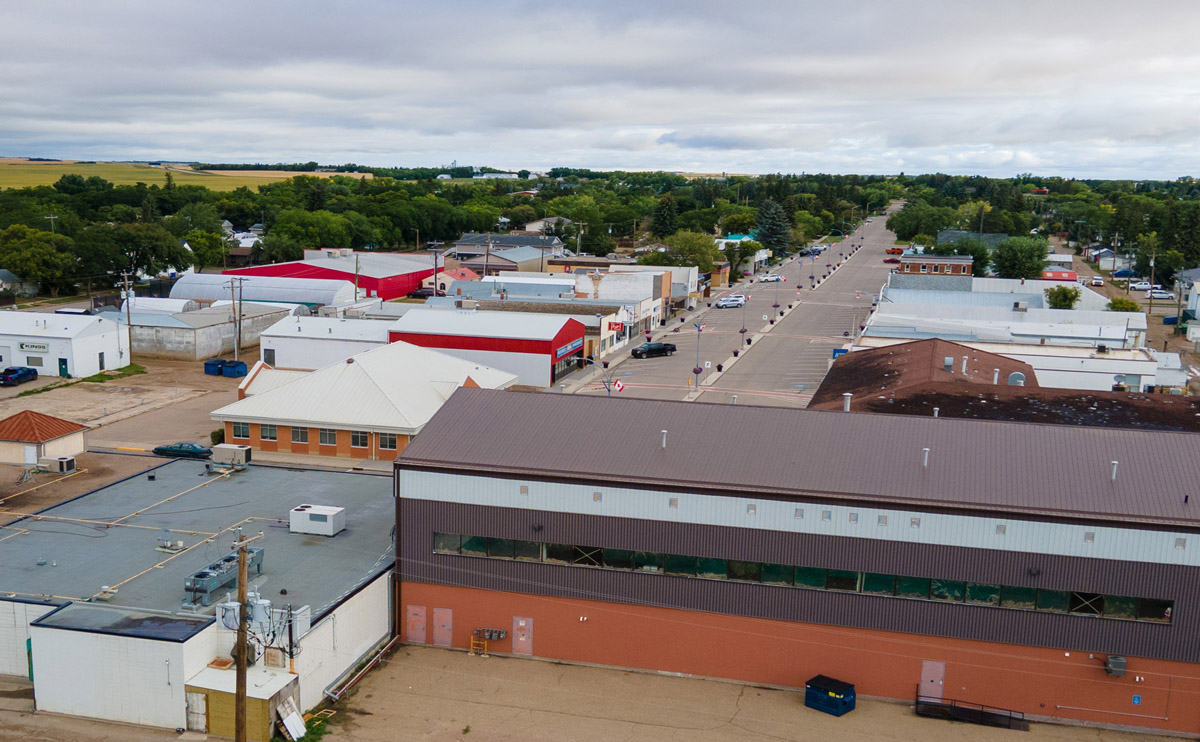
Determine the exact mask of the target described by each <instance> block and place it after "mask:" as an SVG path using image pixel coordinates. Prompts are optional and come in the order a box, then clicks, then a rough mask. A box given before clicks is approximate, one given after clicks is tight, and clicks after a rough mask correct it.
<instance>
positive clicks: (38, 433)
mask: <svg viewBox="0 0 1200 742" xmlns="http://www.w3.org/2000/svg"><path fill="white" fill-rule="evenodd" d="M87 429H88V426H86V425H80V424H79V423H73V422H71V421H70V420H63V419H62V418H59V417H51V416H49V415H43V414H42V413H40V412H34V411H33V410H24V411H22V412H18V413H17V414H15V415H12V416H10V417H6V418H4V419H3V420H0V441H19V442H21V443H45V442H46V441H52V440H54V439H55V438H62V437H63V436H64V435H70V434H71V433H77V432H79V431H80V430H87Z"/></svg>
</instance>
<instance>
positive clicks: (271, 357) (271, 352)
mask: <svg viewBox="0 0 1200 742" xmlns="http://www.w3.org/2000/svg"><path fill="white" fill-rule="evenodd" d="M263 363H265V364H267V365H268V366H274V365H275V349H274V348H263Z"/></svg>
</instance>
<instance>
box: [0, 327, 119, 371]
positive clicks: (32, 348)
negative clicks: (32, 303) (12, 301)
mask: <svg viewBox="0 0 1200 742" xmlns="http://www.w3.org/2000/svg"><path fill="white" fill-rule="evenodd" d="M128 365H129V328H128V327H124V326H121V325H119V324H118V323H116V322H113V321H112V320H110V319H104V318H103V317H93V316H88V315H75V314H49V313H40V312H0V367H3V366H29V367H30V368H35V369H37V371H38V374H40V375H43V376H62V377H80V376H92V375H94V374H98V373H100V372H101V371H105V370H110V369H114V368H122V367H124V366H128Z"/></svg>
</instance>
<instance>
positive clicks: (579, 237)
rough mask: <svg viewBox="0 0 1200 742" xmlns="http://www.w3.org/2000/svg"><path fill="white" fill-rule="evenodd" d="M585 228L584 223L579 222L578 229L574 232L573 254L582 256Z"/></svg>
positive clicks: (585, 224)
mask: <svg viewBox="0 0 1200 742" xmlns="http://www.w3.org/2000/svg"><path fill="white" fill-rule="evenodd" d="M586 226H587V223H586V222H579V228H578V229H577V231H576V232H575V254H576V255H582V254H583V228H584V227H586Z"/></svg>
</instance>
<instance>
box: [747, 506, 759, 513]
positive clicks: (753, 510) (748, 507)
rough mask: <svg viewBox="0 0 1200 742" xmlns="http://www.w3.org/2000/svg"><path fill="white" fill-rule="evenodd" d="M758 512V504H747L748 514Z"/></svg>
mask: <svg viewBox="0 0 1200 742" xmlns="http://www.w3.org/2000/svg"><path fill="white" fill-rule="evenodd" d="M757 512H758V506H757V505H747V506H746V515H754V514H755V513H757Z"/></svg>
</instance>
